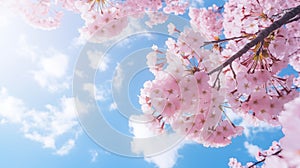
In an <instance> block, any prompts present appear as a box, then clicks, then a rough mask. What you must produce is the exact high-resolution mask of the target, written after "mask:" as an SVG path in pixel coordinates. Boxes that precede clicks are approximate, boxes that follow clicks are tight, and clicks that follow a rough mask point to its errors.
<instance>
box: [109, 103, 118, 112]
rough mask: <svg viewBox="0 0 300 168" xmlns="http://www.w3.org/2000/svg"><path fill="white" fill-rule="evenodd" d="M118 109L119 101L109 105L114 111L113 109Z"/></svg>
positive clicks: (110, 109)
mask: <svg viewBox="0 0 300 168" xmlns="http://www.w3.org/2000/svg"><path fill="white" fill-rule="evenodd" d="M116 109H118V105H117V103H116V102H113V103H111V104H110V106H109V111H113V110H116Z"/></svg>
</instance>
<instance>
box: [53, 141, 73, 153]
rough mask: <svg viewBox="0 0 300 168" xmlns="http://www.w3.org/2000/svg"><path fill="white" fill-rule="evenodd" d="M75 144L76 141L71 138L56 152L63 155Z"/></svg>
mask: <svg viewBox="0 0 300 168" xmlns="http://www.w3.org/2000/svg"><path fill="white" fill-rule="evenodd" d="M74 146H75V141H74V140H73V139H69V140H68V141H67V142H66V143H65V144H64V145H63V146H62V147H61V148H59V149H58V150H57V151H56V154H58V155H60V156H63V155H66V154H68V153H69V151H70V150H71V149H72V148H73V147H74Z"/></svg>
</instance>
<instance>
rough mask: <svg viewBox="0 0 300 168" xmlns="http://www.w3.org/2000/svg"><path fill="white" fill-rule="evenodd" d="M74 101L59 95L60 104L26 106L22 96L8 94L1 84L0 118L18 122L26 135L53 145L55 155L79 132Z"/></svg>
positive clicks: (65, 149)
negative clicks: (40, 106) (43, 106)
mask: <svg viewBox="0 0 300 168" xmlns="http://www.w3.org/2000/svg"><path fill="white" fill-rule="evenodd" d="M74 105H75V104H74V99H73V98H66V97H62V98H61V99H60V106H59V107H56V106H53V105H50V104H48V105H46V106H45V110H36V109H29V108H28V107H26V106H25V104H24V102H23V101H22V100H21V99H18V98H15V97H13V96H9V95H8V94H7V91H6V89H5V88H2V89H1V92H0V109H1V110H0V121H1V123H14V124H18V125H20V126H21V131H22V133H23V134H24V136H25V137H26V138H28V139H30V140H33V141H36V142H39V143H41V144H42V145H43V147H44V148H49V149H53V150H54V151H55V153H56V154H58V155H65V154H67V153H68V152H69V151H70V150H71V149H72V148H73V147H74V145H75V140H76V139H77V137H78V135H79V134H80V133H81V129H80V126H79V124H78V121H77V116H76V112H75V110H76V109H75V106H74ZM3 121H5V122H3ZM65 138H67V139H68V140H67V141H66V142H65V141H64V140H61V139H65ZM58 139H60V140H58Z"/></svg>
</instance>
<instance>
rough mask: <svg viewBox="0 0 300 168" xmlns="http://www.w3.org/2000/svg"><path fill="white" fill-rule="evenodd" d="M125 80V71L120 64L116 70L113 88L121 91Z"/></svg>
mask: <svg viewBox="0 0 300 168" xmlns="http://www.w3.org/2000/svg"><path fill="white" fill-rule="evenodd" d="M123 80H124V71H123V69H122V67H121V65H120V64H119V63H118V64H117V66H116V69H115V75H114V77H113V83H112V85H113V87H114V88H115V89H117V90H120V89H121V87H122V83H123Z"/></svg>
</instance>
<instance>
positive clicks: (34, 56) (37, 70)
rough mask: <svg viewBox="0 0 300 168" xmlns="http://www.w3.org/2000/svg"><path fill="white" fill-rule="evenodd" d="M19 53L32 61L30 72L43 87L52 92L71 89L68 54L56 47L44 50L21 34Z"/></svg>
mask: <svg viewBox="0 0 300 168" xmlns="http://www.w3.org/2000/svg"><path fill="white" fill-rule="evenodd" d="M18 46H19V48H18V49H17V53H18V55H20V56H22V57H23V58H26V59H28V60H30V61H31V67H33V69H32V70H30V71H29V72H30V74H31V75H32V77H33V79H34V80H35V81H36V82H37V83H38V85H39V86H41V87H42V88H46V89H48V90H49V91H50V92H55V91H58V90H61V89H62V90H63V89H69V87H70V83H71V77H70V76H67V70H68V66H69V59H68V56H67V55H65V54H63V53H61V52H60V51H57V50H55V49H51V48H49V49H46V50H42V49H40V48H38V47H37V46H34V45H29V43H28V41H27V37H26V36H25V35H21V36H20V38H19V41H18Z"/></svg>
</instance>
